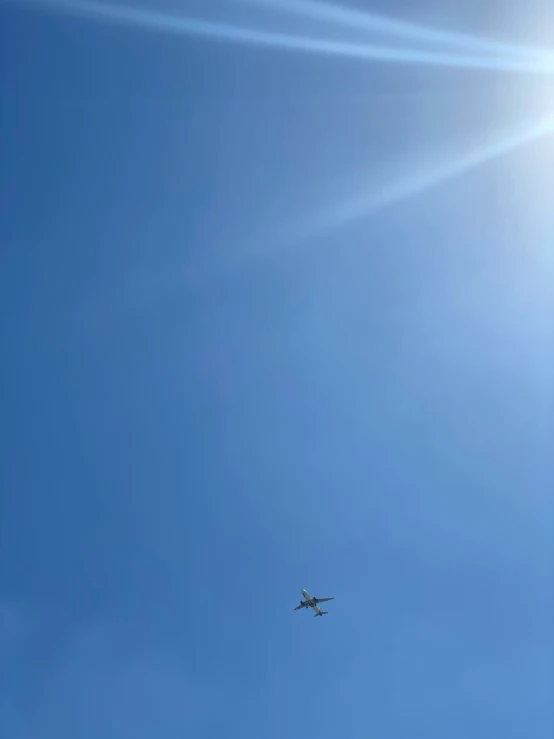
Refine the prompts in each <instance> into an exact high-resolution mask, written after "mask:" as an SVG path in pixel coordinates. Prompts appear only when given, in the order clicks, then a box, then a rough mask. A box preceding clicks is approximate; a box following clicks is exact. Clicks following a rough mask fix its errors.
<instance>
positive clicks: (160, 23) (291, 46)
mask: <svg viewBox="0 0 554 739" xmlns="http://www.w3.org/2000/svg"><path fill="white" fill-rule="evenodd" d="M18 4H20V5H23V4H26V5H31V6H33V7H39V8H41V9H43V10H49V11H56V12H62V13H65V14H72V15H75V16H79V17H84V18H89V19H91V20H98V21H106V22H113V23H121V24H124V25H128V26H132V27H138V28H145V29H148V30H151V31H157V32H161V33H168V34H175V35H185V36H198V37H204V38H211V39H214V40H218V41H226V42H229V43H234V44H244V45H250V46H258V47H266V48H275V49H283V50H288V51H297V52H304V53H312V54H320V55H326V56H334V57H342V58H349V59H353V60H360V61H373V62H387V63H392V64H412V65H433V66H442V67H453V68H458V69H473V70H491V71H511V72H521V73H532V74H545V75H546V74H553V73H554V62H552V63H549V64H547V63H542V62H537V61H529V60H504V59H494V58H487V57H471V56H463V55H462V56H460V55H453V54H447V53H435V52H423V51H417V50H410V49H403V48H394V47H386V46H378V45H371V44H350V43H345V42H338V41H328V40H325V39H319V38H311V37H306V36H294V35H289V34H284V33H273V32H270V31H263V30H257V29H253V28H243V27H240V26H233V25H228V24H224V23H214V22H209V21H202V20H198V19H195V18H188V17H183V16H172V15H168V14H165V13H159V12H155V11H147V10H140V9H136V8H129V7H124V6H120V5H116V4H111V3H102V2H96V1H95V0H75V1H74V2H72V1H71V0H18Z"/></svg>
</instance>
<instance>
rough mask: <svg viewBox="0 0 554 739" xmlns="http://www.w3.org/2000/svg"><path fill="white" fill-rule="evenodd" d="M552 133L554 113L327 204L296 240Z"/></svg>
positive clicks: (302, 227)
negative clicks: (430, 165)
mask: <svg viewBox="0 0 554 739" xmlns="http://www.w3.org/2000/svg"><path fill="white" fill-rule="evenodd" d="M551 134H554V114H552V115H550V116H548V117H547V118H545V119H543V120H542V121H540V122H539V123H537V124H535V125H533V126H532V127H530V128H527V129H525V130H524V131H520V132H518V133H516V134H512V135H511V136H509V137H507V138H505V139H502V140H500V141H496V142H495V143H493V144H489V145H488V146H485V147H482V148H479V149H476V150H474V151H473V152H471V153H470V154H468V155H467V156H465V157H463V158H461V159H458V160H456V161H454V162H449V163H447V164H444V165H442V166H439V167H436V168H435V169H433V170H431V171H428V172H423V173H422V174H420V175H415V176H412V177H407V178H405V179H403V180H401V181H399V182H396V183H393V184H392V185H389V186H388V187H384V188H383V189H381V190H380V191H379V192H378V193H373V194H370V195H365V196H363V197H360V196H357V197H354V198H352V199H349V200H348V201H346V202H345V203H343V204H342V205H340V206H338V207H334V208H333V207H325V209H324V211H323V212H324V213H325V215H324V216H321V215H316V216H314V217H313V218H310V219H309V220H306V221H304V222H303V223H301V224H299V226H298V228H297V229H295V234H294V236H293V240H296V239H304V238H310V237H312V236H314V235H315V234H316V233H321V232H323V231H326V230H328V229H332V228H335V227H338V226H342V225H345V224H347V223H349V222H351V221H354V220H356V219H360V218H364V217H366V216H369V215H371V214H373V213H375V212H376V211H380V210H382V209H383V208H386V207H387V206H389V205H394V204H395V203H399V202H401V201H403V200H406V199H407V198H410V197H414V196H416V195H419V194H420V193H422V192H424V191H426V190H429V189H431V188H433V187H437V186H438V185H442V184H443V183H445V182H447V181H448V180H451V179H454V178H455V177H459V176H460V175H462V174H464V173H465V172H468V171H469V170H472V169H474V168H475V167H479V166H480V165H482V164H486V163H487V162H489V161H491V160H493V159H497V158H498V157H500V156H502V155H504V154H508V153H509V152H511V151H513V150H515V149H518V148H519V147H521V146H524V145H526V144H530V143H531V142H533V141H535V140H536V139H538V138H540V137H542V136H547V135H551Z"/></svg>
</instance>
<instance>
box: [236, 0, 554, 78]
mask: <svg viewBox="0 0 554 739" xmlns="http://www.w3.org/2000/svg"><path fill="white" fill-rule="evenodd" d="M237 1H238V2H242V3H247V4H249V5H256V6H259V7H270V8H274V9H275V10H278V11H283V12H287V13H290V14H293V15H299V16H304V17H306V18H311V19H312V20H317V21H327V22H330V23H334V24H336V25H339V26H345V27H348V28H352V29H356V30H360V29H361V30H365V31H371V32H376V33H383V34H389V35H391V36H399V37H403V38H406V39H412V40H414V41H420V42H423V43H433V44H445V45H449V46H451V47H452V46H454V47H458V48H460V49H466V50H468V51H473V52H480V53H484V54H499V55H503V56H504V57H505V58H506V57H508V58H514V57H515V58H521V59H527V60H535V61H537V62H541V61H542V62H543V63H549V64H550V65H552V64H553V63H554V52H550V51H545V50H544V49H534V48H532V47H531V48H528V47H525V46H518V45H514V44H507V43H501V42H499V41H493V40H488V39H484V38H478V37H473V36H469V35H467V34H461V33H455V32H452V31H443V30H439V29H437V28H427V27H426V26H423V25H421V24H418V23H410V22H407V21H399V20H394V19H392V18H387V17H386V16H383V15H379V14H377V13H371V12H369V11H362V10H354V9H352V8H344V7H340V6H338V5H332V4H330V3H323V2H319V0H237Z"/></svg>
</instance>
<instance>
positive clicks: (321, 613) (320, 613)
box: [314, 611, 329, 618]
mask: <svg viewBox="0 0 554 739" xmlns="http://www.w3.org/2000/svg"><path fill="white" fill-rule="evenodd" d="M326 613H329V611H320V612H319V613H316V614H315V616H314V618H317V617H318V616H325V614H326Z"/></svg>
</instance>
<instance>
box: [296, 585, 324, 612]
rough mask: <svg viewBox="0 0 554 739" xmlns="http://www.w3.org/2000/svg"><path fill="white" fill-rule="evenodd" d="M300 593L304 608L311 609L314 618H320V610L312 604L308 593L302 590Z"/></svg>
mask: <svg viewBox="0 0 554 739" xmlns="http://www.w3.org/2000/svg"><path fill="white" fill-rule="evenodd" d="M301 593H302V595H303V596H304V606H305V608H312V609H313V610H314V611H315V615H316V616H321V615H322V614H321V608H320V607H319V606H318V605H317V603H314V601H313V599H312V596H311V595H310V594H309V593H308V591H307V590H302V591H301Z"/></svg>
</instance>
